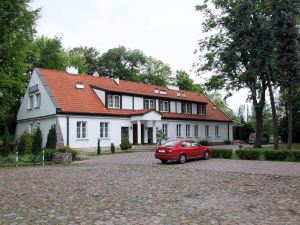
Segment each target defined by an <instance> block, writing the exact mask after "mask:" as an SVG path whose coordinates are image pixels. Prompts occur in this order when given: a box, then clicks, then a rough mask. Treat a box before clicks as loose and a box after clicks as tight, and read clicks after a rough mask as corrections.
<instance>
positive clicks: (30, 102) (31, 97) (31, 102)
mask: <svg viewBox="0 0 300 225" xmlns="http://www.w3.org/2000/svg"><path fill="white" fill-rule="evenodd" d="M33 107H34V95H32V94H30V95H29V96H28V107H27V109H28V110H31V109H33Z"/></svg>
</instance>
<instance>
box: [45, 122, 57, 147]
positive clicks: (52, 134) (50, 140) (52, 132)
mask: <svg viewBox="0 0 300 225" xmlns="http://www.w3.org/2000/svg"><path fill="white" fill-rule="evenodd" d="M56 142H57V137H56V126H55V125H52V126H51V128H50V129H49V132H48V136H47V143H46V148H54V149H55V148H56Z"/></svg>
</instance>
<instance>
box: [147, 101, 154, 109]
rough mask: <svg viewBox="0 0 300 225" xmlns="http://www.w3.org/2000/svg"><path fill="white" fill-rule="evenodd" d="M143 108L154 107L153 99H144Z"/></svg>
mask: <svg viewBox="0 0 300 225" xmlns="http://www.w3.org/2000/svg"><path fill="white" fill-rule="evenodd" d="M145 109H155V100H154V99H145Z"/></svg>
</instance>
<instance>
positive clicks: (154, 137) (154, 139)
mask: <svg viewBox="0 0 300 225" xmlns="http://www.w3.org/2000/svg"><path fill="white" fill-rule="evenodd" d="M153 144H156V121H153Z"/></svg>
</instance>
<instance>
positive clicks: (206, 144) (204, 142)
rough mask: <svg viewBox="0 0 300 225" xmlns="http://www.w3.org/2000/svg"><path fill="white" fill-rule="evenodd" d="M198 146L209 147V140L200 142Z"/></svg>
mask: <svg viewBox="0 0 300 225" xmlns="http://www.w3.org/2000/svg"><path fill="white" fill-rule="evenodd" d="M198 144H200V145H203V146H208V144H209V143H208V140H201V141H199V142H198Z"/></svg>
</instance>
